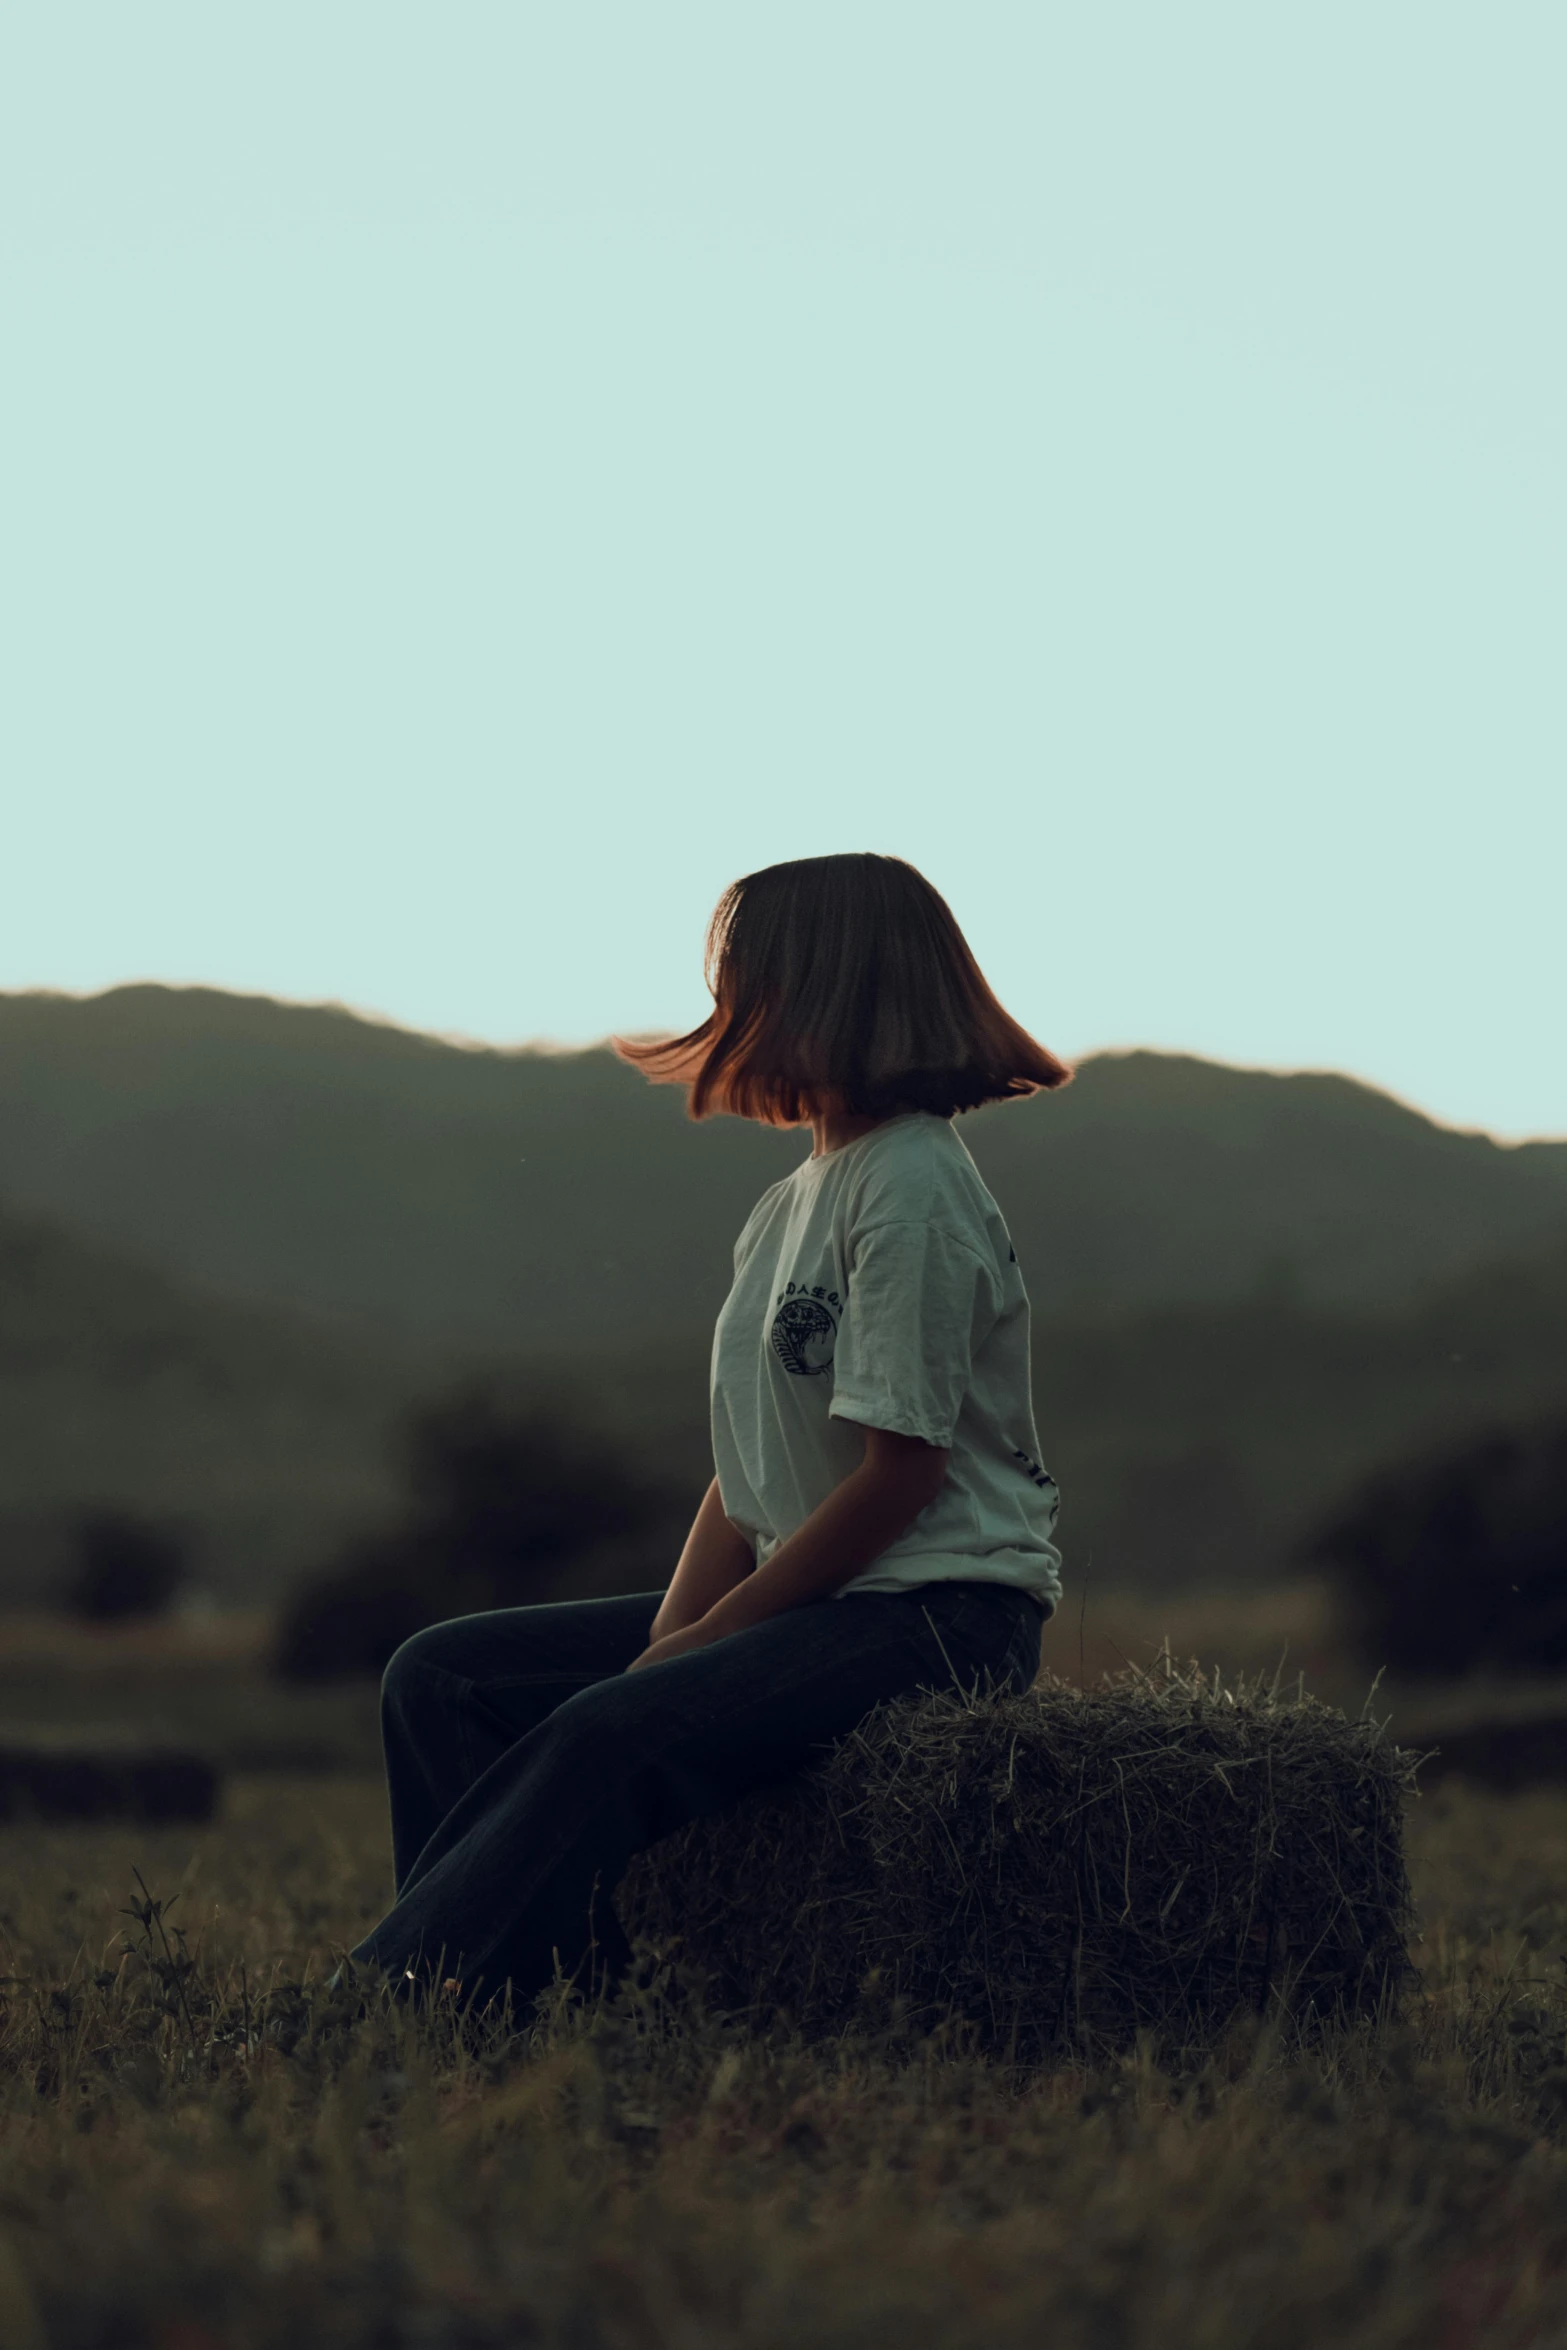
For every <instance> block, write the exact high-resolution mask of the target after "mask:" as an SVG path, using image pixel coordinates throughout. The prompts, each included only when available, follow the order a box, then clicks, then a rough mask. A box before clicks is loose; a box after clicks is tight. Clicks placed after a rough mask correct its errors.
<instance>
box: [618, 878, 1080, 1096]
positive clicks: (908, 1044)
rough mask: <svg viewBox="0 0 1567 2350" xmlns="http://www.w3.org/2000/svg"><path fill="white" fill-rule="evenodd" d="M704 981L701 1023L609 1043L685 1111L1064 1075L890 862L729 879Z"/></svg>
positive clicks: (983, 1088) (948, 1089)
mask: <svg viewBox="0 0 1567 2350" xmlns="http://www.w3.org/2000/svg"><path fill="white" fill-rule="evenodd" d="M707 984H708V986H709V988H710V989H711V990H712V995H713V1010H712V1012H711V1014H710V1015H709V1017H708V1018H707V1019H706V1020H704V1021H703V1022H702V1024H701V1026H700V1027H699V1028H693V1029H691V1030H690V1032H689V1033H688V1034H687V1035H685V1036H675V1037H670V1038H669V1039H668V1040H667V1041H665V1042H663V1043H655V1044H641V1043H635V1042H632V1041H630V1040H628V1039H624V1038H620V1037H617V1038H616V1039H615V1050H616V1051H617V1052H618V1053H620V1054H621V1055H622V1056H623V1058H624V1059H626V1060H628V1061H631V1062H634V1063H635V1065H636V1066H637V1067H638V1068H639V1069H641V1070H642V1071H643V1073H644V1075H646V1076H648V1077H650V1078H652V1079H653V1080H654V1082H655V1083H657V1084H665V1085H689V1086H690V1088H691V1115H692V1117H693V1118H702V1117H706V1116H707V1115H708V1114H709V1112H711V1111H714V1110H729V1111H733V1112H735V1113H736V1114H737V1115H739V1116H740V1117H744V1118H760V1119H763V1120H765V1121H766V1122H767V1123H768V1124H769V1125H774V1126H796V1125H799V1124H801V1123H802V1122H803V1121H804V1120H806V1119H807V1118H810V1117H811V1116H813V1115H815V1114H819V1113H821V1112H823V1111H830V1112H836V1113H838V1114H840V1115H843V1116H849V1117H869V1118H881V1117H888V1116H890V1115H892V1114H893V1113H894V1112H896V1111H899V1110H933V1111H935V1112H936V1114H937V1115H938V1116H940V1117H943V1118H948V1117H951V1116H952V1114H953V1113H954V1111H957V1110H972V1109H977V1108H978V1106H979V1104H980V1103H981V1102H994V1101H1005V1100H1008V1099H1011V1098H1013V1097H1015V1096H1017V1095H1020V1094H1030V1093H1037V1092H1038V1091H1040V1090H1041V1089H1042V1088H1045V1087H1049V1086H1056V1085H1064V1084H1065V1083H1066V1081H1067V1079H1068V1078H1069V1077H1070V1076H1071V1074H1072V1073H1071V1071H1070V1069H1068V1068H1067V1067H1066V1065H1065V1063H1064V1062H1061V1061H1058V1060H1057V1059H1056V1057H1055V1055H1054V1054H1053V1053H1049V1052H1047V1051H1046V1050H1045V1048H1044V1046H1043V1045H1042V1044H1038V1043H1036V1042H1035V1040H1034V1038H1033V1037H1031V1036H1030V1035H1029V1034H1028V1032H1027V1031H1026V1029H1022V1028H1020V1027H1019V1026H1018V1024H1017V1022H1016V1021H1015V1020H1013V1019H1011V1018H1009V1016H1008V1015H1007V1013H1005V1012H1004V1011H1003V1010H1002V1008H1001V1006H1000V1005H999V1004H998V1003H997V1001H996V999H995V997H994V996H993V995H992V994H991V992H990V989H989V988H988V987H987V986H986V984H985V980H984V975H983V974H982V972H981V971H980V968H979V965H978V964H977V963H976V962H975V960H974V957H973V954H972V953H971V951H970V949H969V946H968V942H967V941H966V939H965V938H964V936H963V933H962V931H961V930H959V928H958V926H957V924H956V922H955V921H954V920H953V918H952V914H951V911H950V909H949V908H948V906H947V903H946V900H945V899H944V898H942V897H940V896H939V895H938V894H937V892H936V891H935V890H933V889H932V888H931V885H930V883H929V882H928V881H927V880H926V879H925V877H924V875H923V874H922V873H917V872H916V871H915V869H914V867H913V866H912V865H906V864H905V863H904V861H903V859H902V858H901V857H877V856H843V857H799V858H796V859H794V860H793V861H792V862H791V863H789V864H785V865H768V866H765V867H764V868H763V869H762V871H761V872H759V873H748V874H747V875H746V876H745V878H744V880H742V881H735V882H731V884H730V886H729V887H728V889H726V890H725V892H724V894H723V896H722V897H721V898H720V899H719V901H718V907H717V911H716V912H715V913H714V915H713V919H712V922H711V924H710V925H709V927H708V933H707Z"/></svg>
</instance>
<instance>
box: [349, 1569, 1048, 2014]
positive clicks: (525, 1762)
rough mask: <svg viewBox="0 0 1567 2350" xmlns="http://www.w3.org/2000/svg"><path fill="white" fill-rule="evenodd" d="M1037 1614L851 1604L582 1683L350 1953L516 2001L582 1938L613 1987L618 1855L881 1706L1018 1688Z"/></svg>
mask: <svg viewBox="0 0 1567 2350" xmlns="http://www.w3.org/2000/svg"><path fill="white" fill-rule="evenodd" d="M1039 1620H1040V1619H1039V1611H1038V1609H1037V1608H1036V1607H1035V1605H1034V1603H1033V1602H1032V1601H1031V1600H1029V1599H1028V1598H1026V1596H1025V1595H1023V1594H1022V1593H1019V1592H1017V1591H1015V1590H1010V1589H1007V1588H1006V1587H1003V1586H998V1585H976V1584H959V1583H941V1584H932V1585H926V1586H924V1587H923V1588H922V1589H920V1590H918V1591H914V1592H907V1593H901V1592H900V1593H879V1592H878V1593H867V1594H864V1595H857V1596H854V1597H851V1598H848V1599H828V1600H822V1601H818V1602H816V1603H814V1604H813V1605H810V1606H807V1607H799V1608H792V1609H790V1610H789V1611H788V1612H787V1613H786V1614H784V1615H781V1616H775V1617H773V1618H771V1619H770V1620H769V1621H768V1622H766V1623H764V1624H758V1625H755V1626H753V1627H752V1628H751V1629H750V1630H749V1631H746V1632H737V1633H734V1634H731V1636H730V1637H729V1638H728V1639H726V1640H720V1641H715V1642H714V1643H713V1644H712V1646H711V1647H708V1648H703V1649H695V1650H692V1651H691V1652H690V1653H689V1654H687V1655H685V1656H679V1657H673V1658H671V1659H669V1661H668V1662H667V1663H664V1664H660V1665H650V1666H647V1667H645V1668H644V1669H643V1670H642V1671H640V1672H637V1673H632V1674H626V1673H621V1674H619V1675H617V1676H615V1677H613V1678H608V1679H601V1680H598V1681H595V1682H594V1683H593V1684H592V1685H591V1686H586V1687H583V1688H580V1689H579V1690H578V1691H577V1692H576V1693H575V1694H573V1695H572V1696H569V1697H568V1698H567V1699H566V1700H565V1702H564V1703H562V1704H560V1705H558V1706H556V1707H555V1709H554V1711H553V1712H551V1713H550V1714H549V1715H548V1717H547V1718H546V1719H545V1720H543V1721H542V1722H539V1723H538V1724H537V1725H536V1726H535V1727H534V1728H532V1729H530V1730H529V1731H528V1732H527V1733H526V1734H525V1735H523V1736H521V1737H519V1738H518V1739H517V1741H516V1743H515V1744H513V1745H512V1746H510V1747H509V1748H508V1749H507V1750H506V1751H505V1752H504V1753H503V1754H501V1755H499V1756H498V1757H497V1759H496V1760H495V1761H494V1762H492V1763H491V1764H490V1766H489V1768H488V1769H487V1770H486V1771H485V1772H484V1773H483V1775H482V1777H480V1778H479V1779H478V1780H477V1781H476V1782H475V1783H474V1784H473V1785H472V1786H470V1787H469V1788H468V1790H467V1792H466V1793H465V1794H464V1795H463V1796H462V1797H461V1799H460V1800H459V1801H458V1802H457V1804H456V1805H455V1806H454V1807H453V1809H452V1810H451V1811H450V1812H449V1813H448V1814H447V1816H446V1817H445V1818H444V1819H443V1820H442V1822H441V1824H440V1826H439V1827H438V1828H437V1829H436V1830H435V1832H434V1833H433V1834H432V1835H431V1836H430V1838H429V1839H428V1841H427V1843H426V1844H425V1845H424V1847H423V1849H422V1850H421V1851H420V1852H419V1854H418V1857H417V1859H416V1860H415V1861H414V1863H413V1864H412V1866H411V1867H410V1869H409V1871H408V1873H407V1876H406V1878H405V1881H404V1882H403V1884H402V1886H401V1888H400V1890H399V1894H398V1899H397V1901H396V1903H395V1905H394V1906H393V1908H392V1910H391V1911H390V1913H389V1914H388V1915H387V1916H386V1917H385V1918H384V1919H383V1920H382V1921H381V1923H380V1925H379V1926H377V1927H376V1928H375V1930H374V1931H373V1933H371V1934H369V1935H367V1936H366V1938H365V1940H364V1941H363V1942H361V1943H360V1945H359V1946H358V1948H357V1949H356V1950H355V1952H354V1957H355V1958H356V1959H357V1960H359V1961H360V1962H361V1963H363V1964H367V1965H373V1966H376V1967H379V1968H381V1969H382V1970H383V1971H384V1972H385V1973H387V1974H388V1975H390V1976H394V1977H395V1976H399V1975H401V1973H402V1972H403V1971H404V1970H405V1969H409V1968H412V1969H414V1970H420V1969H424V1968H429V1967H432V1966H435V1965H437V1964H439V1965H441V1966H442V1967H444V1968H445V1969H446V1970H447V1971H449V1972H452V1973H460V1974H461V1975H462V1977H463V1979H464V1981H465V1983H466V1984H468V1985H469V1987H470V1988H476V1987H477V1986H478V1985H479V1984H481V1983H482V1984H483V1985H484V1986H486V1987H487V1988H488V1989H490V1990H492V1991H493V1990H498V1989H499V1988H500V1986H501V1984H502V1983H504V1982H506V1981H507V1980H510V1981H511V1983H512V1984H513V1986H514V1988H515V1990H516V1991H517V1993H518V1994H519V1995H520V1996H522V1997H524V1998H527V1997H529V1996H531V1995H533V1994H534V1993H536V1992H537V1991H538V1990H540V1989H541V1988H542V1987H543V1986H544V1985H545V1984H546V1983H547V1982H548V1981H549V1980H550V1977H551V1975H552V1974H553V1972H554V1969H555V1966H556V1964H557V1962H558V1963H559V1964H560V1965H561V1966H563V1967H564V1968H565V1969H566V1971H567V1972H568V1973H569V1972H574V1971H576V1970H577V1969H578V1968H579V1967H580V1966H581V1965H582V1963H583V1961H584V1959H585V1958H586V1957H588V1956H589V1954H590V1953H592V1952H593V1950H594V1947H595V1943H596V1945H597V1953H598V1963H599V1965H600V1966H602V1967H603V1968H604V1971H606V1972H609V1973H613V1972H614V1971H616V1969H617V1967H618V1965H619V1964H620V1963H621V1962H622V1961H623V1957H624V1943H623V1941H622V1940H621V1937H620V1932H619V1927H618V1925H617V1924H616V1923H615V1921H614V1918H613V1911H612V1908H611V1906H610V1903H611V1896H612V1895H613V1892H614V1888H615V1886H616V1885H617V1884H618V1882H619V1880H620V1877H621V1874H622V1873H623V1871H624V1869H625V1866H626V1863H627V1861H628V1860H629V1859H630V1857H631V1855H632V1853H634V1852H636V1851H639V1850H641V1849H642V1848H643V1847H644V1846H645V1845H648V1844H651V1843H655V1842H656V1841H657V1840H658V1839H659V1838H660V1837H662V1836H667V1835H669V1834H670V1833H672V1831H673V1830H674V1829H676V1828H678V1827H680V1826H682V1825H683V1824H684V1823H685V1822H686V1821H687V1820H690V1819H695V1818H697V1817H699V1816H701V1815H702V1814H703V1813H707V1812H713V1811H721V1810H724V1809H726V1808H727V1807H728V1806H729V1805H731V1804H733V1803H737V1802H738V1801H740V1799H741V1798H742V1797H743V1796H745V1795H747V1794H749V1793H751V1792H752V1791H753V1790H754V1789H756V1788H758V1787H761V1786H765V1785H767V1784H769V1783H772V1782H775V1781H777V1780H779V1779H781V1778H787V1777H788V1776H789V1775H790V1774H791V1773H792V1772H794V1771H797V1770H799V1769H800V1768H801V1767H803V1766H804V1765H805V1764H806V1763H808V1762H809V1761H810V1760H811V1759H812V1757H813V1756H814V1755H815V1754H816V1753H817V1752H819V1751H820V1749H821V1748H822V1747H823V1746H825V1745H827V1744H829V1743H830V1742H831V1741H832V1740H833V1739H835V1738H837V1737H840V1736H841V1735H842V1734H843V1733H844V1732H845V1731H847V1730H849V1729H852V1728H853V1726H854V1724H855V1723H856V1722H857V1721H859V1720H860V1719H861V1718H862V1716H863V1715H864V1714H865V1713H867V1712H868V1711H869V1709H870V1708H871V1707H872V1706H873V1705H875V1704H877V1703H878V1702H879V1701H880V1700H882V1699H884V1698H888V1697H895V1696H898V1695H901V1694H902V1693H904V1692H905V1691H908V1690H911V1689H914V1688H918V1687H922V1686H925V1687H935V1688H941V1687H946V1686H950V1685H951V1683H952V1682H953V1680H954V1679H956V1680H957V1681H958V1682H959V1683H960V1684H962V1685H965V1686H966V1685H968V1684H969V1683H970V1682H971V1681H972V1680H973V1679H975V1678H976V1677H981V1676H987V1675H988V1676H990V1677H992V1678H994V1679H996V1680H1012V1681H1014V1682H1019V1683H1025V1684H1026V1682H1027V1681H1028V1680H1030V1679H1032V1677H1033V1672H1034V1669H1035V1667H1036V1666H1037V1663H1038V1656H1039ZM595 1912H596V1914H595ZM595 1928H596V1929H597V1930H596V1932H595Z"/></svg>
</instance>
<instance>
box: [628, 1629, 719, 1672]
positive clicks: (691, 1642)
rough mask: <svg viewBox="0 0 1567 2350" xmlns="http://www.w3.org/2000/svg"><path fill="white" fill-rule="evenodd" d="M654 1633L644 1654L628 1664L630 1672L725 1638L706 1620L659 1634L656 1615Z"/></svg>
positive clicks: (658, 1663) (660, 1662) (661, 1662)
mask: <svg viewBox="0 0 1567 2350" xmlns="http://www.w3.org/2000/svg"><path fill="white" fill-rule="evenodd" d="M653 1635H654V1636H653V1637H650V1638H649V1641H648V1644H647V1646H646V1648H644V1649H643V1651H642V1654H641V1655H640V1656H634V1657H633V1658H632V1660H631V1662H630V1664H629V1665H627V1667H626V1670H627V1672H628V1673H635V1672H638V1671H640V1669H641V1667H642V1666H643V1665H661V1664H663V1663H664V1662H665V1660H666V1659H667V1658H669V1657H672V1656H684V1655H685V1654H686V1652H687V1650H688V1649H692V1648H706V1647H707V1646H708V1645H709V1643H710V1642H712V1641H714V1640H722V1638H723V1634H722V1632H720V1631H709V1629H708V1627H707V1624H706V1622H705V1620H703V1621H701V1622H698V1623H695V1624H687V1625H685V1626H684V1627H683V1628H682V1629H681V1630H680V1631H678V1632H665V1633H663V1634H659V1631H658V1619H657V1618H656V1617H655V1618H654V1621H653Z"/></svg>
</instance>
